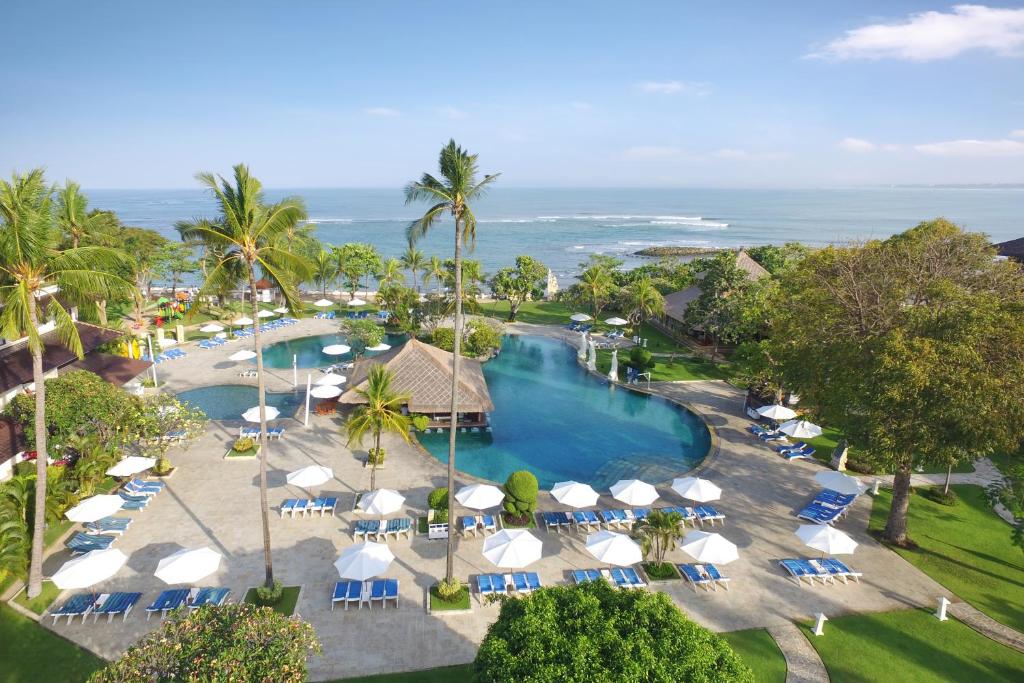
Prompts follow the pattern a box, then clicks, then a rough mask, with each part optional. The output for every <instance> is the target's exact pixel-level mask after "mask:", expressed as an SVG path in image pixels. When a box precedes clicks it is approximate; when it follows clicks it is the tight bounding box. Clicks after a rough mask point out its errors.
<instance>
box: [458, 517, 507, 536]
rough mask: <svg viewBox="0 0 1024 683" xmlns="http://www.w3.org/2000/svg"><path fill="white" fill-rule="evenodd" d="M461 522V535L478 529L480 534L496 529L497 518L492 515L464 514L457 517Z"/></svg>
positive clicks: (472, 532)
mask: <svg viewBox="0 0 1024 683" xmlns="http://www.w3.org/2000/svg"><path fill="white" fill-rule="evenodd" d="M459 521H460V522H461V524H462V535H463V536H468V535H469V534H473V535H474V536H476V533H477V532H478V531H479V532H480V534H481V535H483V536H486V535H487V534H488V533H492V534H493V533H495V532H497V531H498V519H497V517H495V516H494V515H465V516H463V517H460V518H459Z"/></svg>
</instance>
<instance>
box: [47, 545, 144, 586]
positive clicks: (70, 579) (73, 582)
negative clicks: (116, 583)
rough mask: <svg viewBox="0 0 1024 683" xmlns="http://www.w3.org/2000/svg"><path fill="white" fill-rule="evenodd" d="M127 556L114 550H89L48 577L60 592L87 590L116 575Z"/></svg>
mask: <svg viewBox="0 0 1024 683" xmlns="http://www.w3.org/2000/svg"><path fill="white" fill-rule="evenodd" d="M127 561H128V556H127V555H125V554H124V553H122V552H121V551H120V550H117V549H115V548H107V549H106V550H90V551H89V552H87V553H86V554H84V555H82V556H81V557H76V558H75V559H73V560H69V561H67V562H65V563H64V565H63V566H62V567H61V568H60V569H58V570H57V572H56V573H55V574H54V575H53V576H52V577H50V580H51V581H53V583H54V584H55V585H56V586H57V588H60V589H61V590H70V589H75V588H88V587H89V586H92V585H93V584H96V583H99V582H100V581H104V580H106V579H109V578H110V577H111V576H113V575H114V574H116V573H117V572H118V570H119V569H121V567H123V566H124V563H125V562H127Z"/></svg>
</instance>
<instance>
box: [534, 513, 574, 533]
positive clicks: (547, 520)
mask: <svg viewBox="0 0 1024 683" xmlns="http://www.w3.org/2000/svg"><path fill="white" fill-rule="evenodd" d="M539 514H540V518H541V521H542V522H544V530H545V531H551V530H552V529H554V531H555V532H556V533H557V532H559V531H560V530H562V529H568V528H569V527H571V526H572V518H571V517H570V516H569V515H568V513H565V512H561V511H556V512H541V513H539Z"/></svg>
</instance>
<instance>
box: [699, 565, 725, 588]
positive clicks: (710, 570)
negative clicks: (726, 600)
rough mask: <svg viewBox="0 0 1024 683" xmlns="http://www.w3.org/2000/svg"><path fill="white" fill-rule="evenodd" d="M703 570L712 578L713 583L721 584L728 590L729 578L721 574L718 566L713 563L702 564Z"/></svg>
mask: <svg viewBox="0 0 1024 683" xmlns="http://www.w3.org/2000/svg"><path fill="white" fill-rule="evenodd" d="M704 571H705V572H707V574H708V576H710V577H711V578H712V579H714V581H715V584H716V585H719V586H721V587H722V588H724V589H725V590H729V579H728V578H726V577H724V576H722V573H721V572H720V571H718V567H716V566H715V565H713V564H706V565H704Z"/></svg>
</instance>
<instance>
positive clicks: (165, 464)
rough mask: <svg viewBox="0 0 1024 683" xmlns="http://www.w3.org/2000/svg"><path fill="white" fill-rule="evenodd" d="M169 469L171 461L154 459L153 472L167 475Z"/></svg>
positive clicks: (164, 458)
mask: <svg viewBox="0 0 1024 683" xmlns="http://www.w3.org/2000/svg"><path fill="white" fill-rule="evenodd" d="M250 440H251V439H250ZM171 469H172V468H171V461H170V460H168V459H167V458H166V457H164V456H162V455H161V456H160V457H159V458H157V459H156V464H155V465H154V466H153V472H154V473H155V474H160V475H163V474H167V473H168V472H170V471H171Z"/></svg>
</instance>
